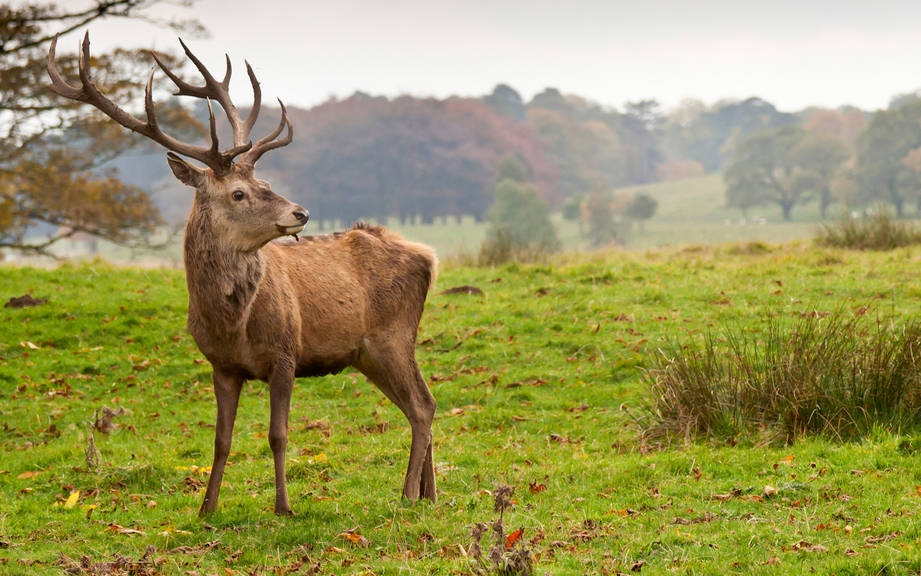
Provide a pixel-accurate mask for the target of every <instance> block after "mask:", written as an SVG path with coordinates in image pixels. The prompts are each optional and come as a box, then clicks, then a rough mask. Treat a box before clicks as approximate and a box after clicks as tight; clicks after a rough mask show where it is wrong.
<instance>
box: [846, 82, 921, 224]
mask: <svg viewBox="0 0 921 576" xmlns="http://www.w3.org/2000/svg"><path fill="white" fill-rule="evenodd" d="M919 146H921V100H918V99H917V98H915V99H911V100H907V101H905V102H904V103H902V104H901V105H899V106H896V107H890V108H889V109H888V110H881V111H879V112H877V113H875V114H874V115H873V117H872V118H871V119H870V123H869V124H868V125H867V129H866V130H865V131H864V132H863V133H862V134H861V135H860V137H859V138H858V139H857V182H858V184H859V188H860V197H861V199H862V200H863V201H864V202H868V203H869V202H874V201H875V202H880V201H882V202H889V203H891V204H892V205H893V206H894V207H895V211H896V214H897V215H898V216H902V215H903V214H904V211H905V204H906V203H907V202H909V201H911V200H915V201H918V200H919V190H921V187H919V183H918V177H917V176H918V173H917V172H916V171H915V170H914V169H913V168H912V166H913V160H912V157H911V156H910V155H911V154H912V151H913V150H915V149H917V148H918V147H919Z"/></svg>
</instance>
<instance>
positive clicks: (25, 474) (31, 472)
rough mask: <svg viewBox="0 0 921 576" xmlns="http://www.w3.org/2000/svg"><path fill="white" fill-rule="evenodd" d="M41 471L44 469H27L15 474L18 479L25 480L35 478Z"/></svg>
mask: <svg viewBox="0 0 921 576" xmlns="http://www.w3.org/2000/svg"><path fill="white" fill-rule="evenodd" d="M42 472H44V470H29V471H28V472H23V473H22V474H20V475H19V476H17V478H19V479H20V480H27V479H29V478H35V477H36V476H38V475H39V474H41V473H42Z"/></svg>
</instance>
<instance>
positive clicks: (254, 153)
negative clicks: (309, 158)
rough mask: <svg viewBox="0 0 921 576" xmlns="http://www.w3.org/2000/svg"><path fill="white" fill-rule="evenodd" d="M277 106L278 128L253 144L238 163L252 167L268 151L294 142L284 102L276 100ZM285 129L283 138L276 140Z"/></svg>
mask: <svg viewBox="0 0 921 576" xmlns="http://www.w3.org/2000/svg"><path fill="white" fill-rule="evenodd" d="M278 105H279V106H281V120H279V122H278V126H276V127H275V130H273V131H272V132H271V133H269V134H266V135H265V136H264V137H263V138H260V139H259V141H258V142H256V143H255V144H253V147H252V149H251V150H250V151H249V152H247V153H246V154H244V155H243V156H241V157H240V163H241V164H242V163H246V164H249V165H250V166H252V165H254V164H255V163H256V161H257V160H259V158H261V157H262V155H263V154H265V153H266V152H268V151H269V150H274V149H276V148H281V147H282V146H287V145H288V144H290V143H291V141H292V140H294V128H293V127H292V126H291V121H290V120H288V110H287V109H286V108H285V104H284V102H282V101H281V99H279V100H278ZM286 127H287V129H288V132H287V134H285V137H284V138H281V139H279V140H276V138H278V136H279V135H280V134H281V132H282V130H284V129H285V128H286Z"/></svg>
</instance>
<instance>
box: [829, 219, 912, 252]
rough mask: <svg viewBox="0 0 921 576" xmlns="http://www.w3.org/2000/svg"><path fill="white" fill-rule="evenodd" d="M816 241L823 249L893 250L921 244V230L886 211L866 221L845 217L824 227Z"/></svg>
mask: <svg viewBox="0 0 921 576" xmlns="http://www.w3.org/2000/svg"><path fill="white" fill-rule="evenodd" d="M816 242H817V243H818V244H819V245H820V246H831V247H836V248H850V249H855V250H893V249H895V248H900V247H902V246H909V245H912V244H921V229H919V228H918V226H917V225H915V224H911V223H907V222H900V221H898V220H896V219H894V218H892V217H891V216H890V215H889V213H888V212H887V211H886V210H879V211H878V212H877V213H876V214H874V215H872V216H868V217H866V218H854V217H852V216H851V215H849V214H845V215H844V216H843V217H842V218H841V219H840V220H838V221H837V222H835V223H834V224H822V227H821V229H820V230H819V233H818V235H817V236H816Z"/></svg>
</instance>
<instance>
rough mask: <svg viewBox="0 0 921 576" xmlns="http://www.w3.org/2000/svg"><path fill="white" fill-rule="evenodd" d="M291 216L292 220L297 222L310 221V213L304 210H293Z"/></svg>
mask: <svg viewBox="0 0 921 576" xmlns="http://www.w3.org/2000/svg"><path fill="white" fill-rule="evenodd" d="M291 214H293V215H294V218H295V219H297V221H298V222H307V221H308V220H310V212H308V211H307V210H304V209H303V208H300V209H298V210H295V211H294V212H292V213H291Z"/></svg>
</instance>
